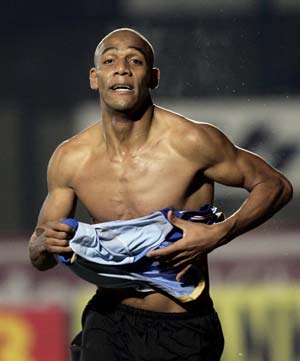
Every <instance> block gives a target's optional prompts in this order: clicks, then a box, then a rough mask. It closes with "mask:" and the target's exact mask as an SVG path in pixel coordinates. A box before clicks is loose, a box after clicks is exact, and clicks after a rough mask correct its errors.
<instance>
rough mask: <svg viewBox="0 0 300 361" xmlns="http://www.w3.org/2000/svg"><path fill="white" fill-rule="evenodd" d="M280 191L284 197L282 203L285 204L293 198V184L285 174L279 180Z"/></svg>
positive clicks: (281, 196)
mask: <svg viewBox="0 0 300 361" xmlns="http://www.w3.org/2000/svg"><path fill="white" fill-rule="evenodd" d="M278 193H279V195H280V198H281V199H282V205H285V204H286V203H288V202H289V201H290V200H291V199H292V198H293V186H292V184H291V182H290V181H289V180H288V179H287V178H286V177H284V176H281V177H280V179H279V182H278Z"/></svg>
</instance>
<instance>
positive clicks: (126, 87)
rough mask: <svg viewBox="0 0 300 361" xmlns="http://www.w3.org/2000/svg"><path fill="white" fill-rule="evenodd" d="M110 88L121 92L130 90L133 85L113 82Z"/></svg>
mask: <svg viewBox="0 0 300 361" xmlns="http://www.w3.org/2000/svg"><path fill="white" fill-rule="evenodd" d="M110 89H111V90H114V91H117V92H120V93H122V92H128V91H132V90H133V87H132V86H131V85H129V84H115V85H113V86H112V87H111V88H110Z"/></svg>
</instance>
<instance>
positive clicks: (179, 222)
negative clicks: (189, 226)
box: [168, 210, 187, 230]
mask: <svg viewBox="0 0 300 361" xmlns="http://www.w3.org/2000/svg"><path fill="white" fill-rule="evenodd" d="M168 220H169V221H170V222H171V223H172V224H173V225H174V226H176V227H177V228H181V229H182V230H184V229H185V226H186V222H187V221H184V220H183V219H180V218H178V217H176V216H175V215H174V212H173V211H172V210H170V211H169V212H168Z"/></svg>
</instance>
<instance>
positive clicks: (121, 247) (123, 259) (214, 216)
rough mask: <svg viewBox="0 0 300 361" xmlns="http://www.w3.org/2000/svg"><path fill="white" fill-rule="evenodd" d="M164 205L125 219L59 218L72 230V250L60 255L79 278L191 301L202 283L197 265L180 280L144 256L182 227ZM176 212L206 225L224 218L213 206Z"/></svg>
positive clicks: (178, 233) (165, 243)
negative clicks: (89, 220)
mask: <svg viewBox="0 0 300 361" xmlns="http://www.w3.org/2000/svg"><path fill="white" fill-rule="evenodd" d="M168 211H169V209H163V210H161V211H156V212H153V213H150V214H148V215H146V216H144V217H139V218H135V219H130V220H116V221H111V222H103V223H98V224H87V223H82V222H78V221H77V220H75V219H70V218H69V219H65V220H64V221H63V222H64V223H66V224H69V225H70V226H72V227H73V228H74V229H75V234H74V237H73V238H72V239H71V240H70V247H71V248H72V250H73V252H74V254H73V255H67V256H66V255H60V256H58V259H59V261H60V262H62V263H65V264H66V265H67V266H68V267H69V268H70V269H71V270H72V271H73V272H75V273H76V274H77V275H78V276H80V277H81V278H83V279H85V280H87V281H89V282H91V283H94V284H96V285H97V286H99V287H106V288H128V287H133V288H135V289H136V290H139V291H144V292H148V291H153V290H157V291H160V292H164V293H167V294H168V295H170V296H172V297H174V298H176V299H179V300H180V301H182V302H187V301H191V300H195V299H196V298H197V297H198V296H199V295H200V294H201V292H202V291H203V289H204V287H205V280H204V278H203V275H202V273H201V271H200V269H199V268H198V267H196V266H194V265H193V266H192V268H191V269H190V270H189V272H188V273H187V274H186V276H184V277H183V278H182V280H180V281H176V275H177V273H178V270H174V269H169V270H163V269H161V268H160V267H159V263H158V262H157V261H155V260H153V259H151V258H147V257H145V256H146V254H147V253H149V252H150V251H152V250H154V249H158V248H163V247H167V246H168V245H170V244H172V243H173V242H176V241H177V240H178V239H180V238H182V231H181V229H179V228H177V227H175V226H174V225H173V224H172V223H170V222H169V220H168V219H167V213H168ZM173 212H174V214H175V216H176V217H179V218H182V219H185V220H188V221H191V222H201V223H205V224H213V223H216V222H219V221H221V220H223V219H224V217H223V214H222V213H217V209H216V208H215V207H210V206H209V205H206V206H204V207H202V208H200V209H199V210H198V211H173Z"/></svg>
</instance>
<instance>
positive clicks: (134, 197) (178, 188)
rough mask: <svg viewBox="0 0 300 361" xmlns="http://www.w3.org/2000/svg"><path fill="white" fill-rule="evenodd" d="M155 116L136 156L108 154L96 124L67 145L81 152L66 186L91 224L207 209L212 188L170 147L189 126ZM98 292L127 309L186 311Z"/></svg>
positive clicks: (153, 298)
mask: <svg viewBox="0 0 300 361" xmlns="http://www.w3.org/2000/svg"><path fill="white" fill-rule="evenodd" d="M155 112H156V115H155V116H156V119H157V118H158V119H157V124H160V125H159V126H157V127H156V128H155V127H153V128H154V130H153V134H152V135H151V137H152V138H151V139H150V140H149V142H148V144H146V145H145V146H144V147H141V148H140V149H139V151H138V152H136V154H124V155H121V156H120V155H119V156H118V157H117V156H113V155H112V154H110V152H109V151H108V149H107V147H106V144H105V142H104V141H103V140H101V139H103V137H102V126H101V123H99V124H96V125H94V126H92V127H91V128H89V129H88V130H87V131H85V132H83V133H81V134H80V135H78V136H77V138H75V139H74V140H73V141H71V142H73V143H75V145H76V146H77V147H78V144H80V145H81V149H82V150H81V154H80V156H79V158H78V159H79V160H78V161H77V164H76V171H74V176H73V178H72V184H71V186H72V188H73V189H74V190H75V193H76V196H77V197H78V198H79V199H80V200H81V202H82V203H83V205H84V206H85V207H86V209H87V210H88V212H89V214H90V216H91V218H92V221H93V223H98V222H104V221H110V220H116V219H131V218H136V217H141V216H144V215H146V214H148V213H149V212H152V211H156V210H159V209H162V208H165V207H170V208H174V209H182V210H183V209H184V210H193V209H197V208H199V207H200V206H201V205H203V204H205V203H212V201H213V184H212V183H211V182H210V181H209V180H208V179H206V178H205V177H204V176H203V175H202V173H201V169H200V168H201V167H199V164H196V162H194V161H193V160H192V159H189V156H188V151H187V152H186V150H184V151H182V149H181V145H180V144H179V145H178V146H177V144H176V142H175V143H174V139H177V138H178V137H179V139H180V138H181V136H182V134H184V133H183V132H184V131H185V132H192V129H193V125H192V124H190V123H189V121H187V120H183V119H182V118H181V117H179V116H177V115H174V114H173V113H168V112H167V111H165V110H163V109H156V111H155ZM158 121H159V122H160V123H159V122H158ZM171 122H172V126H171ZM176 127H177V128H178V130H176ZM173 132H178V133H177V134H174V133H173ZM94 139H97V141H95V140H94ZM76 142H77V144H76ZM78 148H79V147H78ZM79 149H80V148H79ZM201 266H202V268H203V267H204V273H205V276H206V278H207V288H206V290H205V291H204V293H203V296H200V299H201V298H202V300H201V302H203V298H205V297H207V299H208V302H209V295H208V271H207V262H206V260H204V262H202V265H201ZM101 292H103V293H107V294H109V295H110V296H111V297H115V298H117V299H118V300H119V302H121V303H124V304H126V305H129V306H132V307H137V308H143V309H148V310H155V311H160V312H183V311H185V310H186V306H185V305H184V304H179V303H177V302H174V301H173V300H171V299H170V298H168V297H166V296H164V295H162V294H160V293H157V292H153V293H149V294H148V293H146V294H144V293H138V292H133V291H130V292H128V291H121V290H110V291H107V290H106V291H104V290H101Z"/></svg>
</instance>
